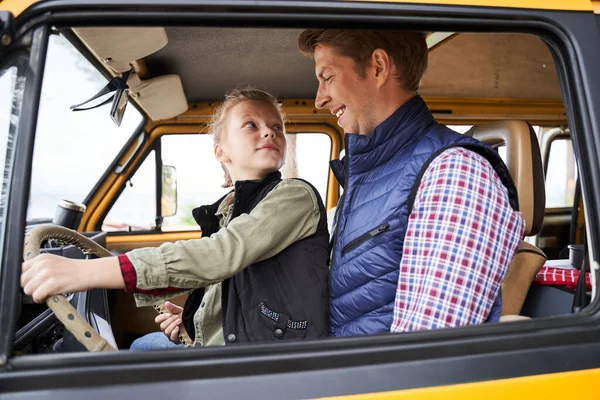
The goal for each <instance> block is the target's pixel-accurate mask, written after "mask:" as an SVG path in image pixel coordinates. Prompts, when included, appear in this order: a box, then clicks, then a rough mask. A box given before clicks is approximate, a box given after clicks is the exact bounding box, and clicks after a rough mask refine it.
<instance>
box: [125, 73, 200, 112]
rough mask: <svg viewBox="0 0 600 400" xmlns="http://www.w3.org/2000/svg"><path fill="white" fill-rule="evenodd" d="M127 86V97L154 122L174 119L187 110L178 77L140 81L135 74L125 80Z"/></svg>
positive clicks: (164, 76)
mask: <svg viewBox="0 0 600 400" xmlns="http://www.w3.org/2000/svg"><path fill="white" fill-rule="evenodd" d="M127 85H128V86H129V95H130V96H131V97H132V98H134V99H135V100H136V101H137V103H138V104H139V105H140V106H141V107H142V108H143V109H144V111H146V113H147V114H148V117H150V118H151V119H152V120H154V121H158V120H161V119H169V118H174V117H176V116H178V115H179V114H182V113H184V112H185V111H187V109H188V103H187V99H186V97H185V93H184V91H183V85H182V84H181V79H180V78H179V75H175V74H170V75H162V76H157V77H156V78H151V79H144V80H140V78H139V77H138V76H137V75H136V74H132V75H131V77H130V78H129V79H128V80H127Z"/></svg>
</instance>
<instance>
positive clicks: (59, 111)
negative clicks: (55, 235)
mask: <svg viewBox="0 0 600 400" xmlns="http://www.w3.org/2000/svg"><path fill="white" fill-rule="evenodd" d="M106 83H107V79H106V78H104V77H103V76H102V74H100V72H98V71H97V70H96V69H95V68H94V67H93V66H92V64H91V63H90V62H89V61H88V60H87V59H86V58H85V57H84V56H83V55H81V54H80V53H79V52H78V51H77V50H76V49H75V48H74V46H73V45H71V43H69V42H68V41H67V40H66V39H65V38H64V37H63V36H60V35H52V36H50V40H49V43H48V56H47V59H46V66H45V70H44V80H43V85H42V94H41V100H40V108H39V116H38V124H37V132H36V141H35V149H34V154H33V170H32V178H31V196H30V201H29V207H28V210H27V220H28V221H32V220H34V219H46V220H47V219H51V218H52V217H53V216H54V213H55V210H56V205H57V203H58V202H59V201H60V200H61V199H66V200H70V201H74V202H79V203H82V202H83V200H84V199H85V197H86V196H87V194H88V193H89V192H90V190H92V188H93V187H94V185H95V184H96V182H97V181H98V180H99V179H100V177H101V176H102V174H103V173H104V171H105V170H106V168H107V167H108V166H109V164H110V163H111V161H112V160H113V159H114V158H115V156H116V155H117V154H118V152H119V150H120V149H121V148H122V147H123V145H124V144H125V143H126V142H127V140H128V139H129V137H130V136H131V135H132V134H133V133H134V132H135V131H136V130H137V128H138V126H139V125H140V123H141V122H142V120H143V118H142V115H141V114H140V112H139V111H138V110H137V109H136V108H135V107H133V106H132V105H130V106H129V107H127V112H126V113H125V117H124V118H123V121H122V123H121V126H117V125H115V124H114V123H113V121H112V120H111V118H110V113H109V111H110V105H106V106H102V107H98V108H96V109H93V110H87V111H77V112H74V111H71V110H70V106H72V105H74V104H78V103H81V102H83V101H85V100H87V99H89V98H90V97H92V96H93V95H94V94H96V93H97V92H98V91H99V90H100V89H101V88H102V87H103V86H104V85H106Z"/></svg>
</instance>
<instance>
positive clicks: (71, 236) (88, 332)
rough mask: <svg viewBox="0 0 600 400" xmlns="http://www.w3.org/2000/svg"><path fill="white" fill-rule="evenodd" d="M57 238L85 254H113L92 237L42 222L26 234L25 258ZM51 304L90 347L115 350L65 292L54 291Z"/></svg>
mask: <svg viewBox="0 0 600 400" xmlns="http://www.w3.org/2000/svg"><path fill="white" fill-rule="evenodd" d="M48 239H58V240H62V241H63V242H66V243H68V244H70V245H73V246H75V247H77V248H78V249H79V250H81V251H82V252H83V253H85V254H93V255H95V256H98V257H111V256H112V254H111V253H110V252H109V251H108V250H106V249H105V248H104V247H102V246H100V245H99V244H98V243H96V242H94V241H93V240H90V239H88V238H87V237H85V236H83V235H82V234H80V233H79V232H76V231H74V230H72V229H68V228H65V227H62V226H59V225H41V226H38V227H36V228H35V229H33V230H32V231H31V232H29V233H28V234H27V235H26V236H25V247H24V249H23V258H24V259H25V261H27V260H30V259H32V258H33V257H35V256H37V255H38V254H40V246H41V244H42V242H43V241H44V240H48ZM46 304H47V305H48V308H50V309H51V310H52V312H54V314H55V315H56V318H58V320H59V321H60V322H62V324H63V325H64V326H65V329H67V330H68V331H69V332H71V333H72V334H73V336H74V337H75V338H76V339H77V340H78V341H79V343H81V344H82V345H84V346H85V348H86V349H88V351H114V350H115V349H114V348H113V347H112V346H111V345H110V344H109V343H108V342H107V340H106V339H104V338H103V337H102V336H100V335H99V334H98V333H97V332H96V331H95V330H94V329H93V328H92V327H91V326H90V324H89V323H88V322H87V321H86V320H85V319H84V318H83V317H82V316H81V315H79V313H78V312H77V310H75V308H74V307H73V306H72V305H71V303H69V301H67V299H66V298H65V296H63V295H58V294H57V295H54V296H50V297H48V298H47V299H46Z"/></svg>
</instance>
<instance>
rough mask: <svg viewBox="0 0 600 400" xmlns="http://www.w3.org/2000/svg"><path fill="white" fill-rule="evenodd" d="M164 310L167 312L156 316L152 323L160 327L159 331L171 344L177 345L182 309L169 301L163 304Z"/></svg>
mask: <svg viewBox="0 0 600 400" xmlns="http://www.w3.org/2000/svg"><path fill="white" fill-rule="evenodd" d="M165 308H166V309H167V311H168V312H164V313H162V314H160V315H157V316H156V318H154V322H156V323H157V324H159V325H160V330H161V331H162V332H163V333H164V334H165V336H166V337H168V338H169V340H170V341H171V342H173V343H175V344H179V326H180V325H181V315H182V314H183V308H182V307H179V306H178V305H177V304H173V303H171V302H170V301H166V302H165Z"/></svg>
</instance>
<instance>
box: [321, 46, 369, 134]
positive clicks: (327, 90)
mask: <svg viewBox="0 0 600 400" xmlns="http://www.w3.org/2000/svg"><path fill="white" fill-rule="evenodd" d="M314 58H315V73H316V75H317V79H318V80H319V90H318V91H317V97H316V99H315V106H316V107H317V108H319V109H323V108H325V109H328V110H329V111H331V113H332V114H334V115H336V116H337V117H338V125H339V126H341V127H342V128H343V129H344V132H345V133H355V134H359V135H370V134H371V133H372V132H373V130H374V129H375V127H376V126H377V125H378V123H377V121H376V118H375V115H377V114H376V113H375V109H376V99H377V82H376V80H375V68H373V67H372V66H367V67H366V68H365V74H364V75H365V76H364V77H362V76H361V75H360V74H359V73H358V72H357V67H356V64H355V62H354V60H352V59H351V58H350V57H345V56H340V55H338V54H337V53H336V52H335V51H334V49H333V48H332V47H330V46H326V45H321V44H319V45H317V46H316V47H315V52H314Z"/></svg>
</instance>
